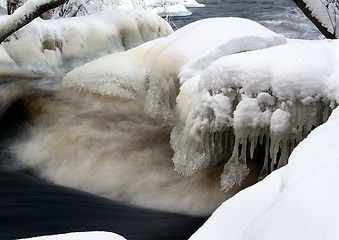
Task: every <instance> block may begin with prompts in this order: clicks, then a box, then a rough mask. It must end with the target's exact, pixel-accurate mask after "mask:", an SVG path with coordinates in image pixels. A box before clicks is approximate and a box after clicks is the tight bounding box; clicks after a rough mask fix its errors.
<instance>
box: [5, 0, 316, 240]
mask: <svg viewBox="0 0 339 240" xmlns="http://www.w3.org/2000/svg"><path fill="white" fill-rule="evenodd" d="M201 2H202V3H204V4H205V5H206V7H205V8H193V9H190V10H191V11H192V13H193V14H192V15H191V16H188V17H175V18H171V21H172V23H173V24H174V25H175V26H176V27H182V26H184V25H186V24H188V23H189V22H192V21H196V20H199V19H201V18H206V17H225V16H226V17H228V16H233V17H245V18H250V19H253V20H255V21H259V22H260V23H262V24H263V25H265V26H266V27H268V28H270V29H272V30H274V31H276V32H279V33H281V34H283V35H285V36H287V37H291V38H305V39H315V38H317V37H318V36H319V35H320V34H319V32H318V31H317V30H316V29H315V28H314V27H313V26H312V24H310V23H309V21H308V20H307V19H306V18H305V17H304V15H303V14H302V13H301V12H300V11H299V10H298V9H297V8H296V7H295V6H294V4H293V2H292V1H284V0H280V1H273V0H260V1H259V0H258V1H248V0H246V1H231V0H230V1H226V0H209V1H208V0H205V1H201ZM60 80H61V78H60V77H56V78H53V79H50V78H46V79H35V80H34V79H29V80H28V81H26V79H25V78H2V79H1V86H0V90H1V91H2V95H1V97H2V98H1V110H2V115H1V116H2V117H1V119H0V134H1V140H0V146H1V151H0V239H14V238H22V237H30V236H36V235H41V234H51V233H62V232H70V231H83V230H106V231H112V232H116V233H119V234H122V235H123V236H125V237H127V238H128V239H148V240H150V239H157V240H159V239H175V240H179V239H187V238H188V237H189V236H190V235H191V234H192V233H193V232H194V231H195V230H196V229H197V228H198V227H199V226H200V225H201V224H202V223H203V222H204V221H205V219H206V217H207V216H208V214H210V213H211V212H212V211H213V210H214V209H215V208H216V207H217V206H218V205H219V204H220V203H221V202H222V201H223V200H225V199H227V198H228V197H229V195H225V194H223V193H221V192H220V191H219V180H218V178H219V175H220V170H221V169H219V170H218V169H217V170H216V171H217V172H216V173H215V172H213V171H208V170H205V171H202V172H201V173H199V174H196V175H194V176H193V177H191V178H184V177H182V176H181V175H179V174H176V173H175V172H174V171H173V167H172V163H171V154H172V152H171V149H170V146H169V143H168V142H169V134H170V129H171V124H170V123H167V122H165V123H164V122H161V121H158V120H155V119H150V118H149V117H147V116H146V115H145V114H144V113H143V111H142V109H143V108H142V106H140V104H139V103H137V102H133V101H128V102H126V101H125V102H122V101H121V100H117V99H113V98H109V97H104V96H96V95H91V94H84V93H78V92H75V91H71V90H62V89H60V88H59V82H60ZM218 171H219V172H218ZM254 172H255V171H254ZM51 182H52V183H56V184H60V185H64V186H67V187H61V186H57V185H54V184H52V183H51ZM248 184H251V182H249V183H248ZM69 187H71V188H69ZM75 189H77V190H75ZM78 190H84V191H87V192H90V193H92V194H90V193H84V192H81V191H78ZM232 194H233V193H232ZM99 195H100V196H103V197H105V198H103V197H99ZM109 198H110V199H115V200H118V201H119V202H116V201H112V200H109ZM122 202H125V203H126V202H128V203H130V204H133V205H138V206H143V207H146V208H140V207H136V206H131V205H125V203H122ZM149 208H153V209H160V210H164V211H156V210H149ZM170 212H176V213H170ZM183 213H185V214H186V215H185V214H183ZM189 214H194V215H195V216H189Z"/></svg>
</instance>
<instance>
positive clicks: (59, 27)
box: [3, 10, 172, 72]
mask: <svg viewBox="0 0 339 240" xmlns="http://www.w3.org/2000/svg"><path fill="white" fill-rule="evenodd" d="M3 18H6V17H3ZM171 32H172V29H171V27H170V26H169V24H168V23H167V22H166V21H165V20H163V19H161V18H160V17H159V16H157V15H154V14H151V13H148V12H144V11H139V10H112V11H106V12H101V13H97V14H93V15H89V16H84V17H76V18H68V19H54V20H41V19H37V20H35V21H33V22H32V23H31V24H29V25H27V26H25V27H24V28H23V29H21V30H19V31H17V32H16V33H15V34H13V35H12V36H11V37H10V38H9V41H8V42H5V43H3V47H4V49H5V50H6V53H7V54H8V55H9V56H10V57H11V59H12V60H13V61H15V62H16V63H17V64H18V65H19V66H23V67H24V68H26V69H33V70H34V71H35V72H39V71H40V72H53V71H54V72H55V71H58V70H60V69H61V70H62V71H65V69H66V71H68V70H70V69H72V68H73V67H75V66H78V65H81V64H83V63H85V62H88V61H90V60H93V59H95V58H98V57H101V56H104V55H107V54H110V53H113V52H118V51H125V50H127V49H130V48H133V47H136V46H138V45H140V44H142V43H144V42H146V41H149V40H153V39H156V38H159V37H164V36H167V35H168V34H169V33H171ZM23 53H25V54H23Z"/></svg>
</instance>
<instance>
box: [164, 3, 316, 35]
mask: <svg viewBox="0 0 339 240" xmlns="http://www.w3.org/2000/svg"><path fill="white" fill-rule="evenodd" d="M198 2H199V3H203V4H205V8H203V9H200V8H189V10H190V11H191V12H192V15H191V16H186V17H173V18H171V20H172V21H173V24H172V25H174V28H180V27H182V26H184V25H187V24H188V23H191V22H194V21H197V20H199V19H203V18H212V17H241V18H248V19H251V20H254V21H257V22H259V23H261V24H263V25H264V26H265V27H267V28H269V29H271V30H273V31H275V32H277V33H280V34H283V35H284V36H286V37H290V38H302V39H316V38H318V37H319V35H321V34H320V32H319V31H318V30H317V29H316V28H315V27H314V26H313V24H312V23H311V22H310V21H309V20H308V19H307V18H306V17H305V16H304V14H303V13H302V12H301V11H300V9H299V8H298V7H297V6H296V5H295V4H294V2H293V1H292V0H242V1H239V0H200V1H198Z"/></svg>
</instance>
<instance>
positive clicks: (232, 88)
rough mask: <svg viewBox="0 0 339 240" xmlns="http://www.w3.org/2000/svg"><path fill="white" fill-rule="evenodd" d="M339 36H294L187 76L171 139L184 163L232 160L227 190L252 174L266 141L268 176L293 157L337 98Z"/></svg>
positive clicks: (187, 169)
mask: <svg viewBox="0 0 339 240" xmlns="http://www.w3.org/2000/svg"><path fill="white" fill-rule="evenodd" d="M338 43H339V42H338V41H327V40H326V41H300V42H299V41H292V40H290V41H289V43H288V44H284V45H280V46H275V47H271V48H267V49H262V50H256V51H249V52H243V53H238V54H233V55H229V56H225V57H222V58H219V59H218V60H216V61H214V62H213V63H212V64H210V65H209V66H208V67H206V68H204V70H203V72H202V73H201V74H198V75H196V76H194V77H192V78H191V79H188V80H185V82H184V84H183V85H182V86H181V89H180V93H179V96H178V98H177V108H176V110H177V111H176V113H177V121H176V124H175V127H174V130H173V133H172V140H171V143H172V147H173V149H174V152H175V153H174V157H173V162H174V164H175V167H176V169H177V170H178V171H179V172H181V173H183V174H185V175H191V174H193V173H195V172H196V171H198V170H199V169H201V168H204V167H208V166H210V165H215V164H217V163H218V162H220V161H221V162H224V161H228V162H227V163H226V165H225V167H224V173H223V174H222V176H221V185H222V189H224V190H225V191H227V190H229V189H230V188H231V187H233V185H234V184H236V183H237V184H240V183H241V182H242V180H243V179H244V177H245V176H246V175H247V174H248V169H247V167H246V161H247V159H248V158H253V156H254V151H255V149H256V148H257V146H259V145H263V146H264V153H262V155H265V159H264V166H263V169H262V173H261V176H260V179H261V178H263V177H265V176H266V175H267V174H268V173H270V172H271V171H273V170H274V169H277V168H279V167H281V166H284V165H286V164H287V159H288V156H289V155H290V153H291V151H292V150H293V148H294V147H295V146H296V145H297V144H298V143H299V142H300V141H301V140H302V139H304V138H305V137H306V136H307V135H308V134H309V132H310V131H311V130H312V129H313V128H315V127H316V126H318V125H320V124H322V123H323V122H325V121H326V120H327V118H328V116H329V114H330V112H331V109H332V108H333V107H334V106H336V102H337V101H338V84H337V83H336V81H335V79H338V78H339V75H338V72H337V71H336V70H335V67H334V66H335V64H337V63H338V57H337V56H338V49H339V48H338V47H339V44H338ZM272 56H273V57H272ZM187 66H188V67H190V66H189V64H187V65H185V66H184V67H183V68H182V70H181V73H183V72H185V71H186V67H187ZM186 85H188V87H186ZM187 99H190V100H187ZM216 102H217V104H216ZM216 105H218V107H215V106H216ZM219 105H221V106H223V108H222V107H220V106H219ZM182 146H185V147H182Z"/></svg>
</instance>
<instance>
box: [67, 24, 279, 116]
mask: <svg viewBox="0 0 339 240" xmlns="http://www.w3.org/2000/svg"><path fill="white" fill-rule="evenodd" d="M216 30H217V31H216ZM196 39H199V41H196ZM188 43H189V47H188V45H187V44H188ZM283 43H286V39H285V38H284V37H282V36H281V35H278V34H276V33H274V32H272V31H270V30H268V29H266V28H265V27H263V26H261V25H260V24H258V23H255V22H253V21H250V20H246V19H240V18H214V19H205V20H201V21H197V22H195V23H192V24H189V25H187V26H185V27H183V28H181V29H179V30H177V31H176V32H174V33H173V34H171V35H169V36H168V37H166V38H163V39H160V40H156V41H153V42H151V43H147V44H145V45H141V46H140V47H137V48H134V49H131V50H129V51H127V52H125V53H121V54H112V55H110V56H107V57H104V58H102V59H98V60H96V61H95V62H91V63H88V64H86V65H84V66H81V67H79V68H76V69H74V70H73V71H71V72H69V73H68V74H67V76H66V77H65V78H64V80H63V85H64V86H65V87H73V88H76V89H80V90H87V91H91V92H96V93H100V94H105V95H107V94H108V95H111V96H119V97H125V98H140V99H141V100H142V101H144V102H145V104H146V105H145V109H146V111H147V112H148V113H149V114H150V115H151V116H153V117H161V118H164V119H172V118H173V113H172V111H173V108H174V106H175V98H176V96H177V94H178V90H179V89H178V85H179V79H178V76H179V73H180V70H181V68H182V67H183V66H184V65H185V64H188V66H189V67H186V68H185V71H181V73H180V81H181V82H184V81H185V79H187V78H189V77H191V76H192V75H194V74H196V73H199V72H200V71H201V69H204V68H205V67H207V66H208V65H209V64H210V63H212V62H213V61H214V60H216V59H218V58H220V57H223V56H225V55H230V54H233V53H237V52H242V51H248V50H253V49H260V48H265V47H270V46H274V45H278V44H283ZM131 63H133V65H132V66H133V67H132V68H126V69H125V68H123V69H120V70H117V69H118V68H120V66H130V65H131ZM98 66H101V67H100V70H99V71H97V68H98ZM98 76H100V78H99V77H98ZM105 76H106V77H105ZM125 79H132V81H130V80H128V81H125ZM129 82H131V83H129ZM101 84H104V85H106V86H109V85H120V86H124V87H123V90H124V91H126V90H127V91H128V94H126V95H125V96H123V94H122V93H121V91H120V89H119V93H117V92H116V91H117V89H115V88H110V87H104V86H100V85H101ZM99 86H100V87H99ZM119 88H121V87H119ZM136 89H139V90H138V91H136ZM140 90H141V91H140Z"/></svg>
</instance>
